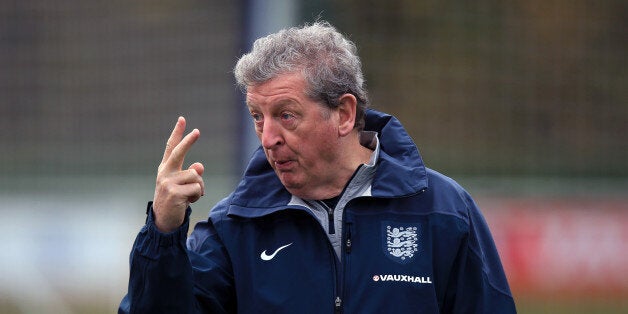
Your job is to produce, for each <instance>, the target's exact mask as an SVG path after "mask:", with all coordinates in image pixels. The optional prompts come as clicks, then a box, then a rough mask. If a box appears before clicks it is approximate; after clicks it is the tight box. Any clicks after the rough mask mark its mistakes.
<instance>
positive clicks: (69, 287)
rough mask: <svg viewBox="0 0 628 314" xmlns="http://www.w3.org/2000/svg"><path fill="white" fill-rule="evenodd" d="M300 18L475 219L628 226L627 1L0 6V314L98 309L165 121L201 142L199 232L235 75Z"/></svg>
mask: <svg viewBox="0 0 628 314" xmlns="http://www.w3.org/2000/svg"><path fill="white" fill-rule="evenodd" d="M317 18H322V19H325V20H328V21H330V22H332V24H334V25H335V26H337V27H338V28H339V29H340V31H341V32H343V33H344V34H346V35H347V36H348V37H349V38H350V39H351V40H353V41H354V42H355V43H356V44H357V46H358V53H359V55H360V56H361V58H362V63H363V69H364V72H365V76H366V80H367V86H368V89H369V92H370V97H371V101H372V107H374V108H376V109H378V110H382V111H386V112H389V113H391V114H394V115H396V116H397V117H398V118H399V119H400V120H401V122H402V123H403V124H404V125H405V126H406V128H407V129H408V131H409V132H410V135H411V136H412V137H413V138H414V140H415V141H416V142H417V145H418V146H419V149H420V150H421V153H422V155H423V158H424V161H425V162H426V164H427V165H428V166H429V167H431V168H434V169H437V170H439V171H441V172H443V173H445V174H446V175H448V176H451V177H453V178H454V179H456V180H458V181H460V182H461V183H462V184H463V185H464V186H465V187H466V188H467V189H468V190H469V191H470V192H471V193H472V194H473V195H475V196H477V197H478V199H480V200H486V201H485V202H486V203H485V204H487V205H491V204H495V202H491V201H492V200H501V199H512V198H516V199H538V200H541V201H543V200H544V199H547V198H551V199H569V200H573V199H580V198H583V197H586V198H587V199H590V198H593V199H596V200H604V201H607V200H612V201H613V205H612V206H611V207H613V208H612V210H613V211H615V212H619V214H618V215H620V217H626V212H627V211H628V197H627V194H628V193H626V192H627V191H628V162H627V160H628V140H627V136H626V135H627V131H628V84H627V83H628V40H627V38H628V2H626V1H620V0H606V1H592V0H576V1H567V0H558V1H541V0H525V1H521V0H516V1H508V2H504V1H494V0H480V1H415V0H412V1H410V0H408V1H354V0H341V1H329V0H318V1H305V0H301V1H299V0H293V1H291V0H272V1H254V0H250V1H244V0H242V1H194V0H178V1H174V0H172V1H170V0H169V1H165V0H158V1H155V0H151V1H148V0H139V1H119V0H114V1H78V0H56V1H44V0H32V1H17V0H15V1H10V0H0V147H2V148H1V149H0V214H1V215H2V216H3V217H4V218H3V219H2V220H1V221H0V232H2V234H3V236H4V237H3V239H5V240H3V241H2V242H3V243H1V244H0V312H2V313H42V312H45V313H97V312H102V313H110V312H113V311H115V309H116V307H117V303H118V302H119V300H120V299H121V298H122V296H123V295H124V294H125V291H126V280H127V278H128V264H127V263H128V253H129V251H130V248H131V244H132V241H133V239H134V237H135V234H136V233H137V231H138V230H139V228H140V227H141V226H142V224H143V219H144V207H145V203H146V201H148V200H150V199H152V193H153V183H154V175H155V171H156V167H157V165H158V163H159V161H160V159H161V155H162V149H163V146H164V143H165V140H166V138H167V136H168V134H169V132H170V130H171V128H172V126H173V125H174V122H175V121H176V118H177V117H178V116H179V115H183V116H185V117H186V118H187V120H188V125H189V126H190V127H196V128H199V129H200V130H201V134H202V135H201V138H200V140H199V142H198V143H197V144H196V145H195V147H194V148H193V150H192V152H191V153H190V154H189V155H188V161H189V162H193V161H197V160H198V161H202V162H203V163H204V165H205V168H206V173H205V175H204V177H205V180H206V182H207V184H206V186H208V187H210V188H208V190H210V191H209V193H208V195H207V196H206V197H205V198H203V199H202V200H201V201H199V203H198V204H196V205H195V206H194V209H195V211H194V214H193V215H194V216H193V218H194V219H195V220H199V219H203V218H204V217H206V215H207V211H208V210H209V209H210V208H211V206H212V205H213V204H214V203H215V202H216V201H217V200H219V199H220V198H222V197H224V196H225V195H226V194H227V193H228V192H229V191H230V190H231V189H232V188H233V186H234V184H235V182H236V181H237V179H238V177H239V176H240V173H241V170H242V167H243V164H242V161H243V160H246V159H247V158H248V155H249V153H250V151H251V149H252V145H253V144H251V135H252V133H250V129H249V128H250V126H249V125H248V124H246V123H244V122H243V120H244V119H243V117H242V115H243V114H242V110H243V103H242V99H241V95H240V93H239V91H238V90H237V88H236V87H235V83H234V80H233V77H232V73H231V71H232V67H233V66H234V64H235V61H236V60H237V58H238V57H239V56H240V55H241V54H242V53H244V52H246V51H248V49H249V46H250V42H251V40H252V39H254V38H256V37H258V36H261V35H265V34H267V33H269V32H273V31H276V30H277V29H279V28H283V27H287V26H292V25H298V24H301V23H303V22H312V21H314V20H315V19H317ZM253 142H254V141H253ZM479 203H480V206H481V207H488V209H489V210H488V212H487V215H488V214H490V213H494V212H496V211H497V212H498V213H499V211H500V209H499V206H495V208H493V207H491V206H482V205H483V203H482V202H479ZM567 210H569V208H567ZM594 210H596V208H592V209H591V211H592V212H593V211H594ZM488 218H490V217H488ZM622 219H623V218H622ZM491 221H492V220H491V219H489V222H491ZM491 227H493V226H491ZM495 227H498V226H495ZM620 228H621V230H620V232H619V236H620V238H619V239H620V240H621V239H626V237H627V235H626V234H627V233H628V232H627V231H626V227H625V225H624V226H623V227H620ZM498 242H499V241H498ZM613 243H614V242H613ZM498 244H499V243H498ZM507 244H508V243H506V242H505V244H504V245H507ZM501 245H502V244H500V249H502V246H501ZM620 245H621V244H620ZM623 247H625V245H624V246H623ZM505 249H508V248H505ZM591 254H592V255H595V252H592V253H591ZM617 254H618V255H617V258H619V259H620V260H622V261H623V260H626V254H628V253H625V252H618V253H617ZM566 263H567V261H566ZM623 269H625V268H623ZM507 270H508V269H507ZM600 271H603V269H602V270H600ZM616 275H617V276H619V277H627V276H628V275H627V274H626V273H620V274H616ZM627 280H628V279H627ZM621 282H623V283H626V280H623V281H621ZM518 287H519V286H515V287H513V293H514V294H515V298H516V301H517V305H518V309H519V312H520V313H621V312H626V311H628V304H627V301H626V299H628V295H627V292H626V291H627V289H628V286H621V285H620V286H619V288H616V289H615V288H614V289H612V291H611V292H612V293H611V294H609V295H606V296H605V295H604V291H602V293H596V294H591V295H587V294H586V293H579V294H576V295H570V294H569V293H560V292H559V293H557V294H551V295H548V294H545V293H544V292H543V291H538V293H534V291H532V292H531V291H530V289H528V288H525V285H524V288H525V289H524V288H521V290H518V289H519V288H518Z"/></svg>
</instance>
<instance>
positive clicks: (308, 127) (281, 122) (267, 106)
mask: <svg viewBox="0 0 628 314" xmlns="http://www.w3.org/2000/svg"><path fill="white" fill-rule="evenodd" d="M305 88H306V83H305V80H304V79H303V77H302V75H301V74H299V73H295V74H283V75H280V76H278V77H276V78H274V79H271V80H269V81H267V82H264V83H262V84H259V85H256V86H249V87H248V88H247V95H246V102H247V106H248V109H249V112H250V113H251V117H252V118H253V121H254V123H255V132H256V133H257V136H258V138H259V139H260V141H261V143H262V147H263V148H264V152H265V153H266V158H267V159H268V162H269V163H270V165H271V166H272V168H273V169H274V170H275V173H276V174H277V176H278V177H279V179H280V180H281V182H282V183H283V185H284V186H285V187H286V188H287V189H288V191H290V192H291V193H292V194H294V195H296V196H299V197H302V198H306V199H308V198H313V197H312V194H311V193H312V191H314V190H319V191H320V189H321V188H323V189H324V188H325V186H326V185H330V184H332V183H333V181H334V179H335V176H334V172H336V170H337V169H335V167H336V168H337V163H336V161H337V160H338V158H339V156H338V154H339V153H338V138H339V133H338V115H337V113H336V112H335V111H333V110H331V109H328V108H327V107H323V105H321V104H319V103H317V102H315V101H313V100H311V99H310V98H309V97H307V96H306V95H305ZM335 164H336V166H335ZM330 197H331V195H330Z"/></svg>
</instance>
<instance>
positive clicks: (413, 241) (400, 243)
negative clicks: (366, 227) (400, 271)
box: [382, 222, 419, 264]
mask: <svg viewBox="0 0 628 314" xmlns="http://www.w3.org/2000/svg"><path fill="white" fill-rule="evenodd" d="M382 233H383V237H382V238H383V240H384V241H383V242H384V245H383V248H384V254H385V255H386V256H388V258H390V259H392V260H393V261H395V262H397V263H401V264H405V263H408V262H410V261H411V260H412V258H413V257H414V256H415V255H416V253H417V252H418V250H419V245H418V243H417V242H418V239H419V228H418V224H417V225H415V224H403V223H395V222H384V223H383V224H382Z"/></svg>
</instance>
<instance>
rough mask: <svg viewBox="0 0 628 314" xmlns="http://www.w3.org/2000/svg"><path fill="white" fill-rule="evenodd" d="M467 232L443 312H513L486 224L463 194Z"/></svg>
mask: <svg viewBox="0 0 628 314" xmlns="http://www.w3.org/2000/svg"><path fill="white" fill-rule="evenodd" d="M464 197H465V199H466V203H467V212H468V218H469V229H468V233H467V234H466V235H465V237H464V238H463V241H462V242H461V244H460V247H459V250H458V255H457V257H456V262H455V264H454V269H452V276H451V278H452V280H451V281H450V282H449V284H448V288H447V295H446V301H445V308H444V309H443V310H444V311H443V312H444V313H487V314H488V313H505V314H508V313H516V312H517V311H516V308H515V303H514V299H513V297H512V294H511V292H510V288H509V286H508V281H507V279H506V275H505V273H504V270H503V267H502V264H501V261H500V259H499V255H498V252H497V248H496V247H495V243H494V241H493V237H492V236H491V233H490V231H489V228H488V225H487V224H486V221H485V220H484V217H483V216H482V214H481V212H480V210H479V209H478V208H477V206H476V205H475V203H474V202H473V200H472V199H471V197H470V196H469V195H468V194H466V193H465V195H464Z"/></svg>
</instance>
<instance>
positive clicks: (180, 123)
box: [161, 117, 185, 164]
mask: <svg viewBox="0 0 628 314" xmlns="http://www.w3.org/2000/svg"><path fill="white" fill-rule="evenodd" d="M183 131H185V118H184V117H179V119H177V123H176V124H175V125H174V129H172V133H171V134H170V137H169V138H168V141H167V142H166V149H165V150H164V156H163V158H161V163H162V164H163V163H165V162H166V160H168V158H170V154H171V153H172V150H173V149H174V148H175V147H176V146H177V145H178V144H179V142H181V138H182V137H183Z"/></svg>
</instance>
